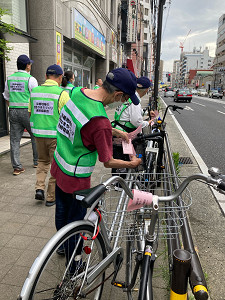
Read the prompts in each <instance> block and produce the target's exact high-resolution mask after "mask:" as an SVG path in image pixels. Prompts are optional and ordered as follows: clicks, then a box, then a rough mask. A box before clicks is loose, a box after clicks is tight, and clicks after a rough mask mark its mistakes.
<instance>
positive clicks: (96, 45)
mask: <svg viewBox="0 0 225 300" xmlns="http://www.w3.org/2000/svg"><path fill="white" fill-rule="evenodd" d="M72 22H73V27H72V28H73V29H72V38H75V39H76V40H78V41H80V42H81V43H83V44H84V45H86V46H88V47H90V48H91V49H93V50H94V51H96V52H98V53H100V54H101V55H103V56H105V37H104V36H103V35H102V34H101V33H100V32H99V31H98V30H97V29H96V28H95V27H94V26H93V25H92V24H91V23H90V22H88V20H87V19H85V18H84V17H83V16H82V15H81V14H80V13H79V12H78V11H77V10H76V9H75V8H74V9H73V21H72Z"/></svg>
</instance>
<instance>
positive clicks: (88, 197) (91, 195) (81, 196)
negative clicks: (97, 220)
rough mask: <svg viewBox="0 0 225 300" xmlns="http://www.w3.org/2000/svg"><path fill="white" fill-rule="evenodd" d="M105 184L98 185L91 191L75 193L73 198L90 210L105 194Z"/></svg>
mask: <svg viewBox="0 0 225 300" xmlns="http://www.w3.org/2000/svg"><path fill="white" fill-rule="evenodd" d="M105 190H106V187H105V185H104V184H99V185H96V186H94V187H92V188H90V189H86V190H80V191H75V192H73V198H74V199H76V200H78V201H81V205H82V206H84V207H86V208H89V207H91V206H92V204H93V203H94V202H95V201H96V200H97V199H98V198H99V197H100V196H101V195H102V194H103V193H104V192H105Z"/></svg>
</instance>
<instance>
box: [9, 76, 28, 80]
mask: <svg viewBox="0 0 225 300" xmlns="http://www.w3.org/2000/svg"><path fill="white" fill-rule="evenodd" d="M29 79H30V77H20V76H18V77H17V76H9V77H8V80H25V81H28V80H29Z"/></svg>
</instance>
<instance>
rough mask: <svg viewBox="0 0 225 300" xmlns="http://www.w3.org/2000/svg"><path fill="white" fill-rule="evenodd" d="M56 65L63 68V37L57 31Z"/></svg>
mask: <svg viewBox="0 0 225 300" xmlns="http://www.w3.org/2000/svg"><path fill="white" fill-rule="evenodd" d="M56 64H57V65H59V66H62V35H61V33H59V32H58V31H56Z"/></svg>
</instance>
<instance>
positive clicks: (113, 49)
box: [112, 47, 117, 64]
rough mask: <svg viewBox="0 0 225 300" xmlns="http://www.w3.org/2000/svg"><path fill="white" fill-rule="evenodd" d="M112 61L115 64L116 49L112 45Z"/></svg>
mask: <svg viewBox="0 0 225 300" xmlns="http://www.w3.org/2000/svg"><path fill="white" fill-rule="evenodd" d="M112 61H113V62H114V63H116V64H117V50H116V48H114V47H112Z"/></svg>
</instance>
